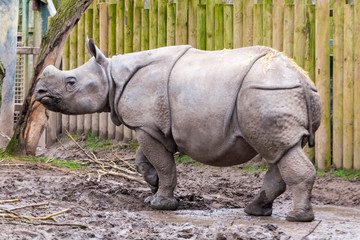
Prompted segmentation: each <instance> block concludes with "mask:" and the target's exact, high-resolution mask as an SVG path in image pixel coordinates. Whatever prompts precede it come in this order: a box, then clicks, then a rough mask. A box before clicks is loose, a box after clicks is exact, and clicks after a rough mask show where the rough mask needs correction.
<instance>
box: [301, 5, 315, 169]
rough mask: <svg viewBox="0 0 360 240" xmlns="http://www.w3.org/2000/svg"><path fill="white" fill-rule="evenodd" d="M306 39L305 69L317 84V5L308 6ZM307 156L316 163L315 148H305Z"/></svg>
mask: <svg viewBox="0 0 360 240" xmlns="http://www.w3.org/2000/svg"><path fill="white" fill-rule="evenodd" d="M305 16H306V38H305V56H304V69H305V71H307V72H308V76H309V77H310V79H311V80H312V81H313V82H315V5H313V4H309V5H307V6H306V14H305ZM304 151H305V153H306V156H307V157H308V158H309V159H310V160H311V161H312V162H315V148H309V147H308V145H306V147H305V150H304Z"/></svg>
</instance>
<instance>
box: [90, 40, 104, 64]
mask: <svg viewBox="0 0 360 240" xmlns="http://www.w3.org/2000/svg"><path fill="white" fill-rule="evenodd" d="M86 48H87V49H88V52H89V55H90V57H94V58H95V60H96V62H97V63H99V64H100V65H104V63H106V62H107V59H106V57H105V55H104V54H103V53H102V52H101V51H100V49H99V48H98V47H97V46H96V45H95V43H94V40H93V39H92V38H90V39H89V38H88V37H87V36H86Z"/></svg>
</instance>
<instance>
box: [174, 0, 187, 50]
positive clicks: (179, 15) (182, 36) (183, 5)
mask: <svg viewBox="0 0 360 240" xmlns="http://www.w3.org/2000/svg"><path fill="white" fill-rule="evenodd" d="M187 12H188V0H183V1H178V2H177V4H176V44H177V45H181V44H187V24H188V19H187Z"/></svg>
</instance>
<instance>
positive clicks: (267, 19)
mask: <svg viewBox="0 0 360 240" xmlns="http://www.w3.org/2000/svg"><path fill="white" fill-rule="evenodd" d="M262 26H263V38H264V39H263V45H264V46H268V47H271V46H272V0H264V2H263V24H262Z"/></svg>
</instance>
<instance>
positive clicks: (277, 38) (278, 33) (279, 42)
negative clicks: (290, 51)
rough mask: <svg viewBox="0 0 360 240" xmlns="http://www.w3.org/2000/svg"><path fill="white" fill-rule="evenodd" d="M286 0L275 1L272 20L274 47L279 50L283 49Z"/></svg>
mask: <svg viewBox="0 0 360 240" xmlns="http://www.w3.org/2000/svg"><path fill="white" fill-rule="evenodd" d="M284 4H285V3H284V0H274V1H273V9H272V15H273V21H272V29H273V31H272V35H273V37H272V39H273V42H272V47H273V48H275V49H276V50H278V51H283V39H284V38H283V34H284Z"/></svg>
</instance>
